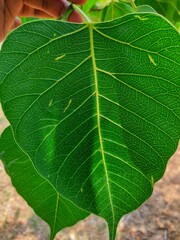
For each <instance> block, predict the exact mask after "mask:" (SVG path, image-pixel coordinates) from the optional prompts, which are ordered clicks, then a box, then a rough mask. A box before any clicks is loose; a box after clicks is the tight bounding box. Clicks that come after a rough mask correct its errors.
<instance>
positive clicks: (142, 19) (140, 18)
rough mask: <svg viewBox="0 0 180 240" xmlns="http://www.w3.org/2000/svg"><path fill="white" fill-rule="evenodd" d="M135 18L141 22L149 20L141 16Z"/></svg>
mask: <svg viewBox="0 0 180 240" xmlns="http://www.w3.org/2000/svg"><path fill="white" fill-rule="evenodd" d="M135 18H138V19H139V20H141V21H146V20H148V19H149V18H145V17H142V16H139V15H135Z"/></svg>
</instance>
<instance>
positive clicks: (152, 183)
mask: <svg viewBox="0 0 180 240" xmlns="http://www.w3.org/2000/svg"><path fill="white" fill-rule="evenodd" d="M151 185H152V187H154V177H153V176H151Z"/></svg>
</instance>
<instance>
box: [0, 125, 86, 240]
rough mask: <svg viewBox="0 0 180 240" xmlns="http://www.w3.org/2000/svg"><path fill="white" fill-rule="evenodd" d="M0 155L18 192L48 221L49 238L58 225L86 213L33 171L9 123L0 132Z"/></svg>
mask: <svg viewBox="0 0 180 240" xmlns="http://www.w3.org/2000/svg"><path fill="white" fill-rule="evenodd" d="M0 157H1V159H2V161H3V164H4V166H5V170H6V172H7V174H8V175H9V176H10V177H11V180H12V183H13V185H14V187H15V188H16V190H17V191H18V193H19V194H20V195H21V196H22V197H23V198H24V199H25V200H26V201H27V203H28V204H29V205H30V206H31V207H32V208H33V209H34V211H35V212H36V213H37V214H38V215H39V216H40V217H41V218H42V219H43V220H45V221H46V222H47V223H48V224H49V226H50V228H51V239H53V238H54V236H55V234H56V233H57V232H58V231H60V230H61V229H63V228H65V227H69V226H71V225H74V224H75V223H76V222H77V221H79V220H81V219H83V218H85V217H87V216H88V213H87V212H85V211H83V210H81V209H79V208H77V207H76V206H75V205H74V204H73V203H72V202H70V201H68V200H67V199H65V198H63V197H62V196H60V195H59V194H58V193H57V191H56V190H55V189H54V188H53V186H52V185H51V184H50V183H49V182H48V181H47V180H46V179H45V178H43V177H41V176H40V175H39V174H38V173H37V171H36V170H35V168H34V167H33V164H32V162H31V160H30V159H29V158H28V156H27V155H26V154H25V153H24V152H23V151H22V150H21V149H20V148H19V147H18V145H17V144H16V143H15V141H14V138H13V135H12V131H11V128H10V127H8V128H7V129H6V130H5V131H4V132H3V134H2V136H1V139H0Z"/></svg>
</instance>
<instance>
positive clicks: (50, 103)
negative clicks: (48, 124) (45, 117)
mask: <svg viewBox="0 0 180 240" xmlns="http://www.w3.org/2000/svg"><path fill="white" fill-rule="evenodd" d="M52 103H53V100H52V99H51V101H50V102H49V104H48V106H49V107H51V106H52Z"/></svg>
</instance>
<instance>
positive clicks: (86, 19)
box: [72, 4, 91, 23]
mask: <svg viewBox="0 0 180 240" xmlns="http://www.w3.org/2000/svg"><path fill="white" fill-rule="evenodd" d="M72 7H73V8H74V10H76V11H77V12H78V13H79V14H80V15H81V16H82V17H83V18H84V20H85V21H86V22H89V23H90V22H91V19H90V18H89V17H88V16H87V15H86V14H85V13H84V12H83V11H82V9H81V8H80V7H78V6H77V5H76V4H72Z"/></svg>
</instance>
